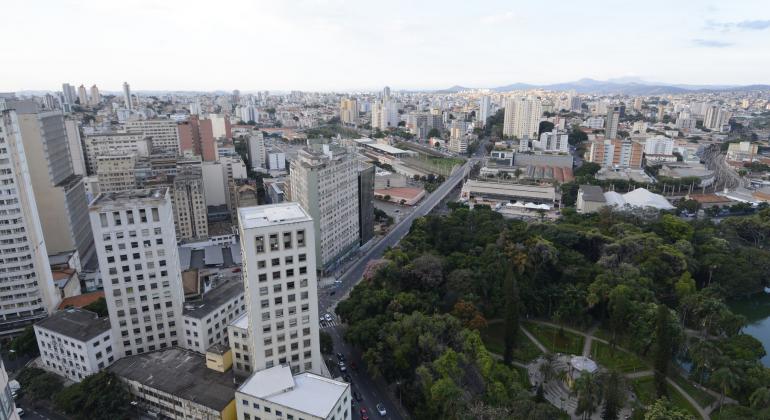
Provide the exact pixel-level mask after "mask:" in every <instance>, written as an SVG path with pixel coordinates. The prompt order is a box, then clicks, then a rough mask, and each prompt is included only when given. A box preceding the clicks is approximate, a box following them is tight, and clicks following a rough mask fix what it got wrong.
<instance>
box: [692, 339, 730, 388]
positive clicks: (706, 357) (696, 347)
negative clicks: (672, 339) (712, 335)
mask: <svg viewBox="0 0 770 420" xmlns="http://www.w3.org/2000/svg"><path fill="white" fill-rule="evenodd" d="M689 352H690V358H691V359H692V362H693V364H694V365H695V368H696V369H697V370H698V372H699V374H698V384H701V385H702V384H703V374H704V373H705V372H706V371H709V370H710V368H711V366H714V365H715V362H716V360H717V358H719V357H720V356H721V354H722V352H721V350H720V349H719V348H718V347H717V346H716V345H715V344H714V342H713V341H709V340H699V341H697V342H695V343H694V344H692V345H691V346H690V348H689Z"/></svg>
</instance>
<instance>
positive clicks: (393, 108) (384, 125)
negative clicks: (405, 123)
mask: <svg viewBox="0 0 770 420" xmlns="http://www.w3.org/2000/svg"><path fill="white" fill-rule="evenodd" d="M398 121H399V116H398V104H397V103H396V102H393V101H391V100H389V99H386V100H384V101H382V102H381V101H375V102H374V104H373V105H372V129H375V128H379V129H380V130H382V131H385V130H387V129H388V128H395V127H397V126H398Z"/></svg>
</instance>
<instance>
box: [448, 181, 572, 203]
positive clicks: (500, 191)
mask: <svg viewBox="0 0 770 420" xmlns="http://www.w3.org/2000/svg"><path fill="white" fill-rule="evenodd" d="M460 198H461V199H462V200H466V201H468V202H470V203H477V202H483V203H485V204H487V203H516V202H524V203H533V204H546V205H548V206H549V207H550V208H559V207H560V203H561V194H560V193H557V191H556V188H555V187H553V186H550V185H527V184H514V183H510V182H499V181H487V180H480V179H479V180H475V179H469V180H468V181H466V182H465V184H463V188H462V190H461V192H460Z"/></svg>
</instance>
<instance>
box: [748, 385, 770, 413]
mask: <svg viewBox="0 0 770 420" xmlns="http://www.w3.org/2000/svg"><path fill="white" fill-rule="evenodd" d="M749 403H750V404H751V408H753V409H756V410H761V409H764V408H768V407H770V388H768V387H763V388H757V389H756V390H755V391H754V392H753V393H752V394H751V396H750V397H749Z"/></svg>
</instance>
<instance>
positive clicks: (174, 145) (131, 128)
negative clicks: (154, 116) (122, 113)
mask: <svg viewBox="0 0 770 420" xmlns="http://www.w3.org/2000/svg"><path fill="white" fill-rule="evenodd" d="M176 126H177V123H176V121H174V120H170V119H169V120H137V121H127V122H126V126H125V127H126V131H128V132H130V133H142V134H144V136H145V137H150V138H152V149H153V152H161V153H173V154H178V153H179V132H178V131H177V127H176Z"/></svg>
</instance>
